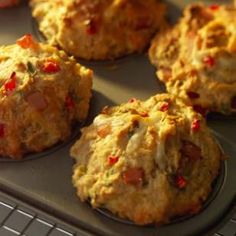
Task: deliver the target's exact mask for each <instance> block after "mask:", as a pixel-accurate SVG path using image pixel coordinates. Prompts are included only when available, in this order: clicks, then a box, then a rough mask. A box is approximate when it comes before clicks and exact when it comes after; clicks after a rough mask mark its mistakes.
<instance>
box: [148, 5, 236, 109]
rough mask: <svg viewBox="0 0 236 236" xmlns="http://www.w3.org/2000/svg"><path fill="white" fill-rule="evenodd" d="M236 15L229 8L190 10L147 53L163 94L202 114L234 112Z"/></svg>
mask: <svg viewBox="0 0 236 236" xmlns="http://www.w3.org/2000/svg"><path fill="white" fill-rule="evenodd" d="M235 15H236V8H234V7H230V6H223V5H222V6H220V5H212V6H208V7H206V6H204V5H202V4H194V5H190V6H188V7H186V9H185V11H184V16H183V17H182V19H181V20H180V21H179V23H178V24H177V25H176V26H174V27H173V28H169V29H166V30H165V31H163V32H162V33H160V34H158V35H157V36H156V37H155V39H154V40H153V42H152V45H151V48H150V50H149V56H150V60H151V62H152V63H153V64H154V65H155V66H157V76H158V78H159V79H160V80H161V81H163V82H164V83H165V84H166V88H167V91H168V92H169V93H172V94H175V95H178V96H180V97H181V98H182V99H184V100H185V102H186V103H187V104H192V105H193V106H194V108H195V109H196V110H197V111H200V112H202V113H205V112H206V111H216V112H221V113H225V114H227V113H231V112H235V111H236V18H235Z"/></svg>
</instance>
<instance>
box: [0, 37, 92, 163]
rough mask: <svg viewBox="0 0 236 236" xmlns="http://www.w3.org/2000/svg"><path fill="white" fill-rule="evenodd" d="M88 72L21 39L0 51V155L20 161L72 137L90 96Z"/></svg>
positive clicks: (44, 47)
mask: <svg viewBox="0 0 236 236" xmlns="http://www.w3.org/2000/svg"><path fill="white" fill-rule="evenodd" d="M91 77H92V71H90V70H89V69H86V68H84V67H82V66H80V65H79V64H78V63H76V61H75V60H74V58H73V57H68V56H67V55H66V54H65V53H64V52H63V51H59V50H57V49H56V48H55V47H52V46H49V45H47V44H41V43H38V42H36V41H34V40H33V39H32V36H31V35H25V36H23V37H22V38H21V39H19V40H17V43H16V44H14V45H10V46H2V47H0V156H1V157H6V156H8V157H10V158H13V159H20V158H21V157H23V155H24V154H26V153H31V152H40V151H42V150H44V149H45V148H48V147H51V146H52V145H54V144H56V143H57V142H59V141H65V140H66V139H68V137H69V136H70V134H71V126H72V124H73V123H75V121H83V120H84V119H85V118H86V116H87V113H88V108H89V100H90V97H91V85H92V78H91Z"/></svg>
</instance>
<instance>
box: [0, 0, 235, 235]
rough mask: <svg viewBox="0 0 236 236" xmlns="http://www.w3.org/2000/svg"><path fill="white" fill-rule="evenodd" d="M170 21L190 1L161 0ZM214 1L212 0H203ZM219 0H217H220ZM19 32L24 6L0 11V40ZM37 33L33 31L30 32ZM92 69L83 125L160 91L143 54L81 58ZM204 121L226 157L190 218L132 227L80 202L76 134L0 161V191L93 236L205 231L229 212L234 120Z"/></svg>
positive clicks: (25, 24) (27, 26) (26, 27)
mask: <svg viewBox="0 0 236 236" xmlns="http://www.w3.org/2000/svg"><path fill="white" fill-rule="evenodd" d="M167 2H168V3H169V6H170V12H171V16H172V19H176V16H178V15H179V14H180V7H183V6H184V5H185V4H186V3H187V2H192V1H180V0H179V1H177V0H176V1H174V0H173V1H167ZM209 2H211V3H215V2H213V1H209ZM221 2H222V1H221ZM25 33H32V34H35V29H33V23H32V18H31V15H30V9H29V8H28V6H27V4H26V3H25V4H22V5H21V6H19V7H16V8H12V9H6V10H0V35H1V37H0V44H10V43H14V42H15V40H16V39H17V38H19V37H21V36H22V35H23V34H25ZM36 37H37V35H36ZM80 62H81V63H83V64H85V65H87V66H88V67H90V68H92V69H93V70H94V72H95V79H94V86H93V99H92V101H91V111H90V115H89V118H88V120H87V124H89V123H90V122H91V121H92V119H93V117H94V116H95V115H96V114H98V112H99V111H100V110H101V108H102V107H103V106H105V105H114V104H119V103H122V102H126V101H128V100H129V98H131V97H136V98H139V99H147V98H148V97H150V96H152V95H154V94H156V93H160V92H163V91H164V87H163V85H162V84H161V83H160V82H158V81H157V79H156V77H155V69H154V68H153V67H152V66H151V65H150V63H149V61H148V58H147V55H132V56H128V57H125V58H122V59H119V60H117V61H113V62H101V63H94V62H91V63H90V62H86V63H85V62H84V61H80ZM208 123H209V125H210V127H211V128H212V129H213V130H214V133H215V135H216V137H217V139H218V140H219V142H220V143H221V146H222V147H223V149H224V151H225V153H226V155H227V156H228V157H229V159H228V160H227V161H226V162H225V163H224V164H223V167H222V171H221V174H220V177H219V179H218V181H219V182H217V183H218V184H216V185H215V186H217V189H215V190H214V191H215V192H214V191H213V197H210V198H209V199H210V200H209V202H208V203H207V205H206V206H205V208H204V209H203V210H202V211H201V212H200V213H199V214H198V215H196V216H193V217H190V218H188V219H184V220H182V221H177V222H175V223H172V224H169V225H166V226H162V227H153V226H135V225H132V224H126V223H123V222H120V221H117V220H116V219H111V217H110V216H109V217H107V216H105V215H104V214H101V213H100V212H98V211H96V210H93V209H92V208H91V207H90V206H89V205H88V204H86V203H81V202H80V201H79V199H78V198H77V197H76V195H75V189H74V188H73V186H72V184H71V175H72V165H73V161H72V159H71V158H70V156H69V148H70V147H71V145H72V144H73V143H74V141H75V140H76V138H75V137H74V138H72V139H71V140H70V141H68V143H66V144H65V145H63V146H60V147H59V148H58V149H56V150H54V151H53V152H46V153H41V154H42V155H40V157H39V158H33V159H32V158H31V159H27V158H26V159H25V160H24V161H19V162H0V190H1V191H3V192H5V193H8V194H10V195H12V196H14V197H16V198H18V199H21V200H22V201H23V202H27V203H28V204H30V205H32V206H34V207H36V208H38V209H40V210H42V211H45V212H47V213H48V214H51V215H53V216H55V217H57V218H59V219H61V220H63V221H64V222H66V223H68V224H71V225H73V226H75V227H77V228H82V229H85V230H86V231H88V232H91V233H92V234H96V235H109V236H110V235H114V236H115V235H117V236H118V235H120V236H121V235H122V236H123V235H134V236H141V235H142V236H143V235H150V236H151V235H158V236H170V235H171V236H172V235H179V236H190V235H205V234H207V235H211V234H213V233H214V232H216V231H217V230H218V229H219V227H221V226H222V224H223V223H225V222H226V221H227V219H229V218H230V216H231V215H232V214H233V212H235V198H236V197H235V196H236V188H235V186H236V175H235V174H234V170H235V167H236V145H235V143H236V120H235V119H234V118H230V119H229V118H227V117H225V118H224V117H223V118H221V119H217V118H214V119H209V120H208Z"/></svg>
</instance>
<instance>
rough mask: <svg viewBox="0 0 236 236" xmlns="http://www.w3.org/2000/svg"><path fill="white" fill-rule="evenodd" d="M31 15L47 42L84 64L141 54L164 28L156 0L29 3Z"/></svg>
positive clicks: (64, 0) (57, 0) (37, 1)
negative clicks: (85, 60)
mask: <svg viewBox="0 0 236 236" xmlns="http://www.w3.org/2000/svg"><path fill="white" fill-rule="evenodd" d="M30 5H31V7H32V12H33V13H32V14H33V16H34V17H35V18H36V20H37V21H38V23H39V29H40V31H41V32H42V33H43V34H44V35H45V37H46V38H47V39H48V40H49V42H51V43H53V44H56V45H59V46H60V47H61V48H63V49H64V50H65V51H67V52H68V53H70V54H72V55H74V56H76V57H80V58H84V59H87V60H104V59H113V58H117V57H121V56H124V55H127V54H130V53H134V52H141V51H143V50H144V49H145V48H146V47H147V46H148V44H149V42H150V39H151V37H152V36H153V33H155V32H156V31H157V29H158V28H160V27H161V26H162V25H163V24H164V13H165V7H164V5H163V4H161V3H159V1H158V0H146V1H143V0H77V1H71V0H55V1H44V0H31V1H30Z"/></svg>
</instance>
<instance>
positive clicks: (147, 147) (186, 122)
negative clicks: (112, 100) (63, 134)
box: [71, 94, 222, 225]
mask: <svg viewBox="0 0 236 236" xmlns="http://www.w3.org/2000/svg"><path fill="white" fill-rule="evenodd" d="M71 155H72V156H73V157H74V159H75V160H76V164H75V166H74V173H73V184H74V186H75V188H76V189H77V195H78V196H79V198H80V199H81V200H82V201H86V200H87V201H89V202H90V203H91V205H92V206H93V207H94V208H98V207H102V208H105V209H108V210H110V211H111V212H113V213H114V214H116V215H118V216H120V217H122V218H127V219H130V220H132V221H134V222H135V223H137V224H141V225H143V224H149V223H157V224H163V223H167V222H169V221H170V220H171V219H173V217H176V216H182V215H186V214H190V215H191V214H196V213H197V212H199V210H200V209H201V207H202V205H203V202H204V201H205V200H206V199H207V197H208V195H209V193H210V192H211V184H212V182H213V180H214V179H215V177H216V176H217V174H218V171H219V167H220V162H221V158H222V153H221V151H220V149H219V147H218V145H217V143H216V142H215V140H214V138H213V137H212V135H211V132H210V131H209V129H208V128H207V127H206V123H205V120H204V118H203V117H202V116H201V115H200V114H199V113H197V112H195V111H194V110H193V109H192V107H191V106H186V105H185V104H184V103H183V102H182V101H181V100H179V99H176V98H175V97H173V96H171V95H168V94H161V95H156V96H154V97H151V98H150V99H148V100H147V101H144V102H141V101H138V100H136V99H131V100H130V101H129V102H128V103H127V104H122V105H120V106H116V107H110V108H108V107H105V108H104V109H103V111H102V113H101V114H100V115H98V116H97V117H96V118H95V120H94V122H93V123H92V124H91V125H90V126H89V127H86V128H84V129H83V130H82V136H81V138H80V139H79V140H78V141H77V142H76V143H75V144H74V146H73V147H72V148H71Z"/></svg>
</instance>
